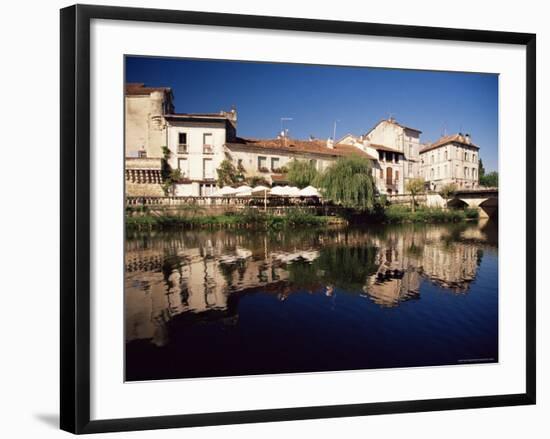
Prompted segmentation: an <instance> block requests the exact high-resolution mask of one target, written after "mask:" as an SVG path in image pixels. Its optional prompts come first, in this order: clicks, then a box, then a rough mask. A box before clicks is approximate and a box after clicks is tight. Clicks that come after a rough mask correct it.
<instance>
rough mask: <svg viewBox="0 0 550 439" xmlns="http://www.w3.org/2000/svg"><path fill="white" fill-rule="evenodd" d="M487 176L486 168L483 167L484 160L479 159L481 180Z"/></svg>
mask: <svg viewBox="0 0 550 439" xmlns="http://www.w3.org/2000/svg"><path fill="white" fill-rule="evenodd" d="M484 175H485V166H483V160H481V158H480V159H479V178H480V179H481V177H483V176H484Z"/></svg>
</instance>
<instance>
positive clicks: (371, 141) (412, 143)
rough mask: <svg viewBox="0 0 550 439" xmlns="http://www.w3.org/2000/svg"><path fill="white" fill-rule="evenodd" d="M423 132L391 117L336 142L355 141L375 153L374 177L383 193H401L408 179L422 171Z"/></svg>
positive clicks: (354, 144) (350, 143)
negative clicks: (421, 143) (365, 131)
mask: <svg viewBox="0 0 550 439" xmlns="http://www.w3.org/2000/svg"><path fill="white" fill-rule="evenodd" d="M420 134H421V131H420V130H417V129H416V128H410V127H407V126H404V125H401V124H400V123H398V122H397V121H396V120H395V119H394V118H389V119H383V120H381V121H379V122H378V123H377V124H376V125H375V126H374V127H373V128H372V129H371V130H370V131H368V132H367V133H366V134H363V135H361V136H358V137H357V136H354V135H352V134H347V135H346V136H344V137H343V138H341V139H340V140H338V142H337V145H341V144H347V145H353V146H355V147H357V148H359V149H362V150H363V151H366V152H367V153H369V154H371V155H374V157H376V160H375V162H374V163H373V166H374V168H375V181H376V186H377V188H378V190H379V191H380V193H383V194H402V193H404V192H405V188H406V184H407V181H408V180H409V179H410V178H414V177H416V176H418V174H419V169H420V165H419V163H420V156H419V150H420Z"/></svg>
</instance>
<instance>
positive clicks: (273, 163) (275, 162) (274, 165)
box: [271, 157, 280, 171]
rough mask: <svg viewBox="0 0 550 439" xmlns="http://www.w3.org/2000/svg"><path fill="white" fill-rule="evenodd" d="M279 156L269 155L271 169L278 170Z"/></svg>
mask: <svg viewBox="0 0 550 439" xmlns="http://www.w3.org/2000/svg"><path fill="white" fill-rule="evenodd" d="M279 167H280V166H279V157H271V170H272V171H275V170H277V171H278V170H279Z"/></svg>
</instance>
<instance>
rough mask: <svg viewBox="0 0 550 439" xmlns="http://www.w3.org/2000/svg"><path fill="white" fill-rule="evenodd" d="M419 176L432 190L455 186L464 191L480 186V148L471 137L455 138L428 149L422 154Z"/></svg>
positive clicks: (439, 141)
mask: <svg viewBox="0 0 550 439" xmlns="http://www.w3.org/2000/svg"><path fill="white" fill-rule="evenodd" d="M420 157H421V170H420V175H421V176H422V177H423V178H424V180H425V181H426V182H428V183H429V186H430V189H431V190H434V191H437V190H440V189H441V187H443V186H445V185H447V184H450V183H454V184H456V185H457V187H458V188H461V189H475V188H477V187H478V186H479V147H478V146H476V145H474V144H473V143H472V142H471V139H470V136H467V135H462V134H460V133H459V134H455V135H452V136H446V137H443V138H441V139H439V140H438V141H437V142H435V143H434V144H432V145H426V146H425V147H424V148H423V149H422V150H421V153H420Z"/></svg>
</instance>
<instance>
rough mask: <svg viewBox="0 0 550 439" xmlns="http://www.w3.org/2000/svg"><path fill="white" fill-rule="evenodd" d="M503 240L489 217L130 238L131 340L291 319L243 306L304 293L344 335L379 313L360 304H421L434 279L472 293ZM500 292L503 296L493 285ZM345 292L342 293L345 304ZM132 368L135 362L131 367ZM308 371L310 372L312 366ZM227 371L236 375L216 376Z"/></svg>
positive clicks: (454, 291) (272, 309) (306, 308)
mask: <svg viewBox="0 0 550 439" xmlns="http://www.w3.org/2000/svg"><path fill="white" fill-rule="evenodd" d="M496 236H497V235H496V231H495V225H494V224H492V223H484V224H480V225H473V224H469V225H464V224H461V225H441V226H439V225H438V226H413V225H407V226H393V227H390V226H383V227H370V228H361V229H356V228H351V229H345V230H293V231H290V232H263V231H256V232H251V231H245V232H242V231H183V232H177V233H169V234H167V233H153V234H148V235H137V236H131V237H129V239H128V240H127V244H126V288H125V311H126V316H125V324H126V341H127V342H128V343H130V342H132V341H134V342H137V341H142V342H146V343H148V344H150V345H154V346H157V347H163V346H167V345H170V344H171V343H173V342H174V340H172V339H173V338H176V340H175V343H178V337H180V338H181V337H183V336H184V335H182V334H184V333H185V332H186V331H187V332H190V331H192V332H193V333H195V334H196V331H202V332H201V333H200V337H199V338H201V340H203V336H204V337H206V335H205V333H206V332H208V329H205V328H208V324H212V323H213V322H214V323H215V324H216V325H218V326H219V325H221V328H224V327H225V328H226V329H229V328H232V327H233V328H234V327H237V326H239V318H240V315H241V314H242V313H243V312H246V313H250V314H251V313H254V312H256V313H260V314H261V313H263V314H266V313H268V315H269V313H275V314H276V317H274V318H276V319H278V320H277V322H278V323H277V324H282V325H283V324H284V325H286V324H287V323H288V318H286V317H285V315H284V309H283V308H277V307H276V306H275V305H274V303H275V302H269V303H270V305H269V306H267V305H265V303H263V302H262V304H261V305H257V306H258V308H257V309H256V310H254V309H249V308H246V309H245V311H243V309H242V308H244V305H241V304H240V303H241V301H243V300H244V298H246V297H252V296H254V295H257V294H260V295H261V296H262V297H264V296H266V297H267V296H269V297H272V298H274V299H275V300H276V302H279V303H282V302H285V301H286V300H287V299H289V298H290V297H291V296H292V295H297V297H298V296H299V297H300V299H299V301H296V302H295V303H294V304H293V307H294V308H293V310H294V309H297V308H296V307H299V313H301V314H302V315H307V316H309V315H310V314H309V313H310V311H311V310H312V307H327V309H330V310H332V311H333V312H334V311H336V314H337V315H338V316H339V317H338V320H337V321H336V323H334V322H333V324H335V325H337V327H336V331H347V330H348V329H347V328H346V329H342V328H340V327H339V326H338V325H342V326H344V325H349V324H351V325H353V324H354V321H355V320H354V319H357V321H359V322H360V324H361V325H363V324H364V322H363V321H362V320H361V319H363V317H364V316H358V315H357V314H358V310H365V313H367V312H368V313H373V312H374V311H373V310H372V309H371V308H367V306H371V305H366V304H362V302H365V301H367V302H368V303H370V304H372V305H374V306H375V308H378V309H380V310H381V311H382V310H383V309H395V308H398V307H400V306H402V305H403V304H404V303H408V302H410V301H415V302H417V303H418V310H420V309H422V308H421V307H422V305H420V303H421V302H422V299H423V296H424V295H425V294H428V293H430V294H431V291H432V290H431V289H429V285H431V286H432V288H434V287H435V288H436V289H437V292H438V294H441V293H443V294H445V293H448V294H450V295H466V294H468V293H469V292H470V291H471V288H472V284H473V282H474V281H475V279H476V276H477V274H478V270H479V267H480V264H481V261H482V259H483V256H484V252H490V253H492V254H493V255H496V253H497V246H496ZM495 258H496V256H495ZM495 273H496V270H494V273H492V275H491V276H496V274H495ZM493 288H494V290H495V291H494V292H495V293H496V282H495V284H494V285H493ZM424 290H426V291H427V292H424ZM304 294H307V296H309V297H319V298H321V297H323V298H324V302H319V301H318V300H313V299H310V300H304V299H303V295H304ZM307 296H306V297H307ZM338 296H341V297H345V299H342V300H341V303H342V305H341V306H340V307H339V302H338V300H339V299H338ZM257 300H258V301H261V300H264V299H257ZM327 301H328V302H327ZM298 303H299V305H298ZM445 306H447V305H445ZM317 311H319V310H318V309H317V310H315V312H317ZM493 311H494V310H491V313H492V314H491V315H493V314H495V313H496V311H494V312H493ZM247 315H248V314H247ZM333 315H334V313H333ZM415 318H416V317H415ZM411 321H412V319H411ZM415 321H416V320H415ZM260 322H261V320H260ZM281 322H282V323H281ZM259 324H260V325H262V323H259ZM201 325H203V326H201ZM204 325H206V326H204ZM249 325H250V323H249V322H248V321H247V322H245V323H243V324H242V326H243V328H244V327H246V328H248V327H249ZM266 325H267V324H266ZM292 325H297V323H296V322H292ZM302 325H305V323H304V322H302ZM256 326H258V323H256ZM190 328H192V329H190ZM201 328H202V329H201ZM241 329H242V328H241ZM256 329H257V328H255V330H256ZM263 329H265V328H262V330H263ZM298 329H300V328H298ZM266 330H267V329H266ZM270 330H272V331H277V328H271V329H270ZM231 337H232V338H229V339H228V340H232V341H231V342H234V341H235V339H236V337H237V335H235V336H231ZM241 337H242V334H241ZM186 343H189V341H187V342H186ZM130 345H131V343H130ZM140 346H141V345H140ZM201 349H203V348H201ZM147 352H148V354H150V352H149V351H147ZM136 355H137V358H139V354H136ZM144 355H145V354H144ZM132 358H134V357H132ZM136 361H137V360H136ZM384 364H385V363H384ZM359 366H362V365H359ZM390 366H391V365H390ZM132 368H133V365H132V364H131V362H130V363H129V364H128V370H130V371H131V370H132ZM352 368H353V367H352ZM154 369H155V368H154V367H153V370H154ZM222 369H223V368H222ZM302 369H303V370H309V369H308V366H302ZM128 370H127V373H128ZM239 370H240V369H239ZM293 370H294V369H293ZM311 370H317V368H315V367H314V368H312V369H311ZM319 370H320V369H319ZM260 372H262V371H261V370H259V372H258V373H260ZM272 372H273V371H272ZM275 372H276V371H275ZM154 373H155V372H154V371H153V372H148V373H146V374H145V375H143V374H140V373H136V374H135V376H136V377H137V378H136V379H138V378H140V377H141V378H144V377H146V378H149V379H151V378H156V376H154ZM225 373H235V371H234V370H233V371H230V370H227V371H224V370H220V373H216V372H214V373H213V375H223V374H225ZM174 374H175V375H176V376H182V377H183V376H201V374H198V375H197V374H196V373H194V372H191V373H190V374H188V373H187V372H186V371H180V372H173V373H171V374H170V376H173V375H174ZM160 375H162V376H159V378H162V377H165V374H162V373H161V374H160ZM131 376H132V373H130V378H131ZM204 376H209V375H208V374H206V375H204Z"/></svg>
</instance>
